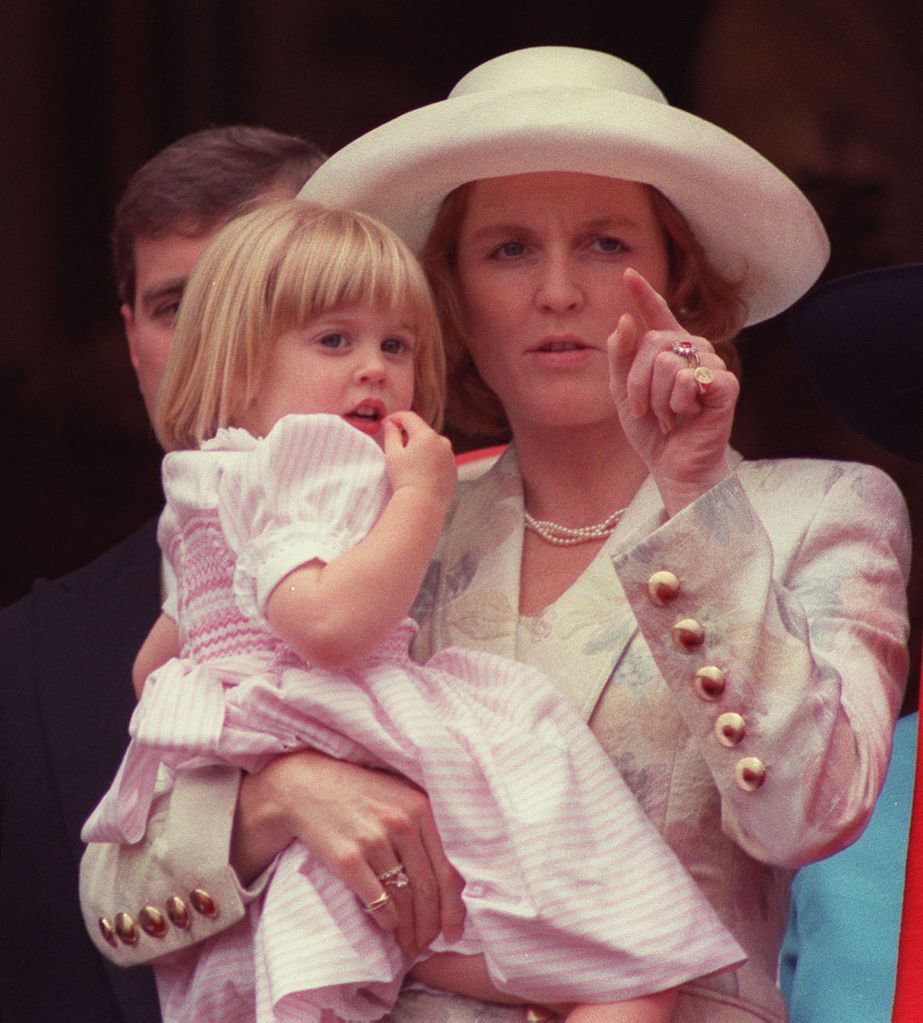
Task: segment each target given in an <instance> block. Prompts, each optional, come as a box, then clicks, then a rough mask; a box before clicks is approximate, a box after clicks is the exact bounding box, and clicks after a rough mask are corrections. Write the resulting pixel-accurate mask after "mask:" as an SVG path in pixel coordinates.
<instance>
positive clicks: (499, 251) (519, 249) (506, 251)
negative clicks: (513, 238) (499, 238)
mask: <svg viewBox="0 0 923 1023" xmlns="http://www.w3.org/2000/svg"><path fill="white" fill-rule="evenodd" d="M525 251H526V247H525V245H523V244H522V242H504V243H503V244H502V245H498V246H497V247H496V248H495V249H494V250H493V251H492V252H491V254H490V255H491V258H492V259H517V258H518V257H519V256H521V255H523V253H524V252H525Z"/></svg>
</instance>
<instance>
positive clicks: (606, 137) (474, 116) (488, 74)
mask: <svg viewBox="0 0 923 1023" xmlns="http://www.w3.org/2000/svg"><path fill="white" fill-rule="evenodd" d="M535 171H576V172H579V173H584V174H598V175H602V176H605V177H612V178H622V179H625V180H628V181H638V182H642V183H646V184H650V185H653V186H654V187H656V188H658V189H659V190H660V191H661V192H662V193H663V194H664V195H665V196H666V197H667V198H668V199H670V201H671V202H672V203H673V204H674V205H675V206H676V207H677V209H679V210H680V212H681V213H682V214H683V215H684V216H685V218H686V220H687V221H688V223H689V225H690V226H691V228H692V230H693V231H694V232H695V235H696V237H697V238H698V240H699V242H700V243H701V244H702V245H703V246H704V248H705V251H706V252H707V254H708V256H709V258H710V260H711V261H712V263H713V265H714V266H715V267H716V268H717V269H718V270H720V271H721V272H722V273H725V274H727V275H729V276H730V277H732V278H738V277H741V276H743V278H744V286H743V292H742V297H743V299H744V301H745V302H746V303H747V308H748V316H747V322H748V323H756V322H758V321H760V320H764V319H767V318H768V317H770V316H773V315H775V314H776V313H780V312H782V310H784V309H786V308H787V307H788V306H789V305H791V304H792V303H793V302H794V301H795V300H796V299H797V298H798V297H799V296H800V295H802V294H803V293H804V292H805V291H807V289H808V288H809V287H810V286H811V285H812V284H813V283H814V281H815V280H816V279H817V277H818V276H819V275H820V272H821V270H822V269H823V267H824V264H825V263H826V261H827V256H828V253H829V244H828V241H827V236H826V233H825V231H824V229H823V226H822V225H821V223H820V220H819V219H818V216H817V214H816V213H815V211H814V208H813V207H812V206H811V204H810V203H809V202H808V200H807V199H806V198H805V197H804V195H803V194H802V193H801V192H800V191H799V189H798V188H797V187H796V186H795V185H794V184H793V183H792V182H791V181H790V180H789V178H787V177H786V176H785V175H784V174H783V173H782V172H781V171H780V170H779V169H778V168H776V167H775V166H773V165H772V164H771V163H770V162H769V161H768V160H766V159H765V158H764V157H762V156H760V154H759V153H757V152H756V151H755V150H753V149H751V148H750V146H748V145H746V144H745V143H744V142H741V141H740V140H739V139H737V138H735V137H734V136H733V135H730V134H729V133H728V132H726V131H724V130H723V129H721V128H718V127H717V126H716V125H713V124H710V123H709V122H708V121H704V120H702V119H701V118H699V117H695V116H694V115H692V114H689V113H687V112H686V111H684V110H680V109H678V108H677V107H673V106H670V105H669V104H668V103H667V101H666V99H665V97H664V95H663V93H662V92H661V91H660V90H659V89H658V88H657V86H656V85H654V83H653V82H652V81H651V80H650V78H648V76H647V75H646V74H644V72H643V71H640V70H639V69H638V68H636V67H634V66H633V65H631V64H629V63H627V62H626V61H624V60H620V59H619V58H618V57H613V56H611V55H610V54H608V53H599V52H596V51H594V50H583V49H577V48H574V47H568V46H536V47H532V48H530V49H525V50H517V51H515V52H513V53H507V54H504V55H503V56H501V57H495V58H494V59H493V60H489V61H487V62H486V63H484V64H481V65H480V66H479V67H476V68H475V69H474V70H473V71H470V72H469V73H468V74H467V75H465V77H464V78H462V80H461V81H460V82H459V83H458V84H457V85H456V86H455V88H454V89H453V90H452V92H451V93H450V94H449V98H448V99H446V100H443V101H440V102H438V103H432V104H430V105H429V106H425V107H420V108H419V109H417V110H411V111H410V112H409V113H407V114H403V115H402V116H400V117H397V118H395V119H394V120H393V121H389V122H387V123H386V124H383V125H382V126H381V127H379V128H376V129H374V130H373V131H370V132H368V133H367V134H365V135H363V136H361V137H360V138H358V139H356V140H355V141H354V142H352V143H350V144H349V145H347V146H345V147H344V148H343V149H341V150H340V151H339V152H338V153H335V154H334V155H333V156H332V157H330V159H329V160H327V162H326V163H324V164H323V165H322V166H321V167H320V169H319V170H317V171H315V173H314V175H313V176H312V177H311V179H310V180H309V181H308V182H307V184H306V185H305V186H304V188H303V189H302V191H301V193H300V194H301V197H302V198H304V199H309V200H312V201H314V202H320V203H324V204H326V205H335V206H350V207H353V208H356V209H360V210H363V211H365V212H368V213H371V214H372V215H373V216H375V217H377V218H378V219H379V220H382V221H383V222H384V223H386V224H387V225H388V226H389V227H391V228H393V229H394V230H395V231H396V232H397V233H398V234H399V235H400V236H401V237H403V238H404V239H405V241H407V242H408V243H409V244H410V245H411V246H412V247H414V248H415V249H416V250H418V251H419V249H420V248H421V247H422V245H423V243H424V241H425V240H426V236H427V233H428V232H429V229H430V227H431V226H432V223H433V220H434V219H435V216H436V213H437V211H438V209H439V206H440V204H441V202H442V200H443V199H444V198H445V197H446V196H447V195H448V194H449V192H451V191H453V190H454V189H455V188H457V187H458V186H459V185H462V184H464V183H465V182H468V181H475V180H478V179H480V178H494V177H502V176H505V175H510V174H525V173H529V172H535Z"/></svg>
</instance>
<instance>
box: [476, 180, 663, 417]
mask: <svg viewBox="0 0 923 1023" xmlns="http://www.w3.org/2000/svg"><path fill="white" fill-rule="evenodd" d="M629 266H630V267H633V268H634V269H635V270H637V271H638V272H639V273H640V274H642V275H643V276H644V277H646V278H647V280H648V281H649V282H650V283H651V284H652V285H653V287H654V288H656V289H657V291H659V292H661V293H663V292H664V291H665V289H666V287H667V281H668V260H667V250H666V242H665V238H664V233H663V229H662V228H661V226H660V224H659V222H658V221H657V219H656V217H655V214H654V211H653V208H652V206H651V202H650V198H649V193H648V191H647V189H646V188H644V187H643V186H641V185H638V184H635V183H634V182H629V181H619V180H616V179H613V178H604V177H597V176H595V175H590V174H574V173H567V172H553V173H540V174H518V175H513V176H510V177H503V178H488V179H485V180H482V181H477V182H475V183H474V184H473V185H472V187H471V190H470V192H469V195H468V200H467V206H466V210H465V213H464V216H463V218H462V223H461V227H460V230H459V238H458V263H457V268H458V285H459V295H460V298H461V303H462V312H463V316H464V323H465V327H466V333H467V336H468V339H469V346H470V349H471V354H472V356H473V358H474V361H475V363H476V365H477V367H478V370H479V372H480V374H481V376H482V377H483V378H484V381H485V382H486V383H487V384H488V385H489V386H490V387H491V388H492V390H493V391H494V392H495V393H496V395H497V396H498V397H499V399H500V401H501V402H502V403H503V406H504V409H505V410H506V414H507V416H508V418H509V420H510V423H511V425H512V427H513V430H514V431H515V430H516V429H517V427H518V426H522V425H525V424H526V423H527V422H530V421H531V422H535V423H537V424H541V425H546V426H554V425H562V426H563V425H578V424H581V423H583V424H588V423H594V422H599V421H601V420H603V419H611V418H612V416H613V415H614V409H613V405H612V400H611V398H610V396H609V377H608V362H607V355H606V339H607V338H608V336H609V335H610V334H611V333H612V331H613V330H615V328H616V325H617V324H618V321H619V317H620V316H621V315H622V314H623V313H625V312H634V311H635V310H634V306H633V304H632V302H631V300H630V299H629V297H628V294H627V291H626V289H625V286H624V284H623V280H622V277H623V273H624V271H625V268H626V267H629Z"/></svg>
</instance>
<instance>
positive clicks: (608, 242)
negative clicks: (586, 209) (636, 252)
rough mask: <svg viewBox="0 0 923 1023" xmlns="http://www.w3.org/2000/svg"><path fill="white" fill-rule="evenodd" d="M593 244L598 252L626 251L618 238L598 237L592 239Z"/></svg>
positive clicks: (609, 236)
mask: <svg viewBox="0 0 923 1023" xmlns="http://www.w3.org/2000/svg"><path fill="white" fill-rule="evenodd" d="M593 244H594V245H595V246H596V247H597V248H598V249H599V251H600V252H607V253H608V252H627V251H628V246H627V245H626V244H625V243H624V242H623V241H622V240H621V239H620V238H613V237H612V235H607V234H604V235H600V236H599V237H598V238H594V239H593Z"/></svg>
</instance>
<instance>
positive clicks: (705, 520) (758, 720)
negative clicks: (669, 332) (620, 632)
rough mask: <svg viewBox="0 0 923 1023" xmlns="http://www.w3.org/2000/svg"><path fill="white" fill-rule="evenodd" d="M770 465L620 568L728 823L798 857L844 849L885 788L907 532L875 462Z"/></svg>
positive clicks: (900, 667) (901, 676)
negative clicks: (763, 472)
mask: <svg viewBox="0 0 923 1023" xmlns="http://www.w3.org/2000/svg"><path fill="white" fill-rule="evenodd" d="M775 465H776V466H778V468H777V469H775V470H770V471H769V472H768V473H767V474H765V475H763V476H759V475H757V478H756V481H755V484H753V481H752V480H751V485H750V494H748V492H747V490H746V489H745V488H744V486H743V485H742V483H741V479H740V477H739V476H738V475H732V476H731V477H729V478H727V479H726V480H724V481H722V483H720V484H719V485H717V486H716V487H714V488H712V489H711V490H710V491H708V492H707V493H706V494H704V495H703V496H702V497H700V498H699V499H698V500H697V501H695V502H693V503H692V504H690V505H689V506H687V507H686V508H684V509H683V510H682V511H681V512H680V513H679V514H677V515H676V516H674V517H673V518H672V519H671V520H669V521H668V522H666V523H665V524H664V525H662V526H661V527H660V528H659V529H657V530H655V531H654V532H653V533H652V534H650V535H648V536H647V537H646V538H645V539H644V540H643V541H642V542H640V543H638V544H636V545H634V546H633V547H630V548H629V549H625V550H623V551H622V552H621V553H619V554H616V555H615V556H614V559H613V561H614V565H615V569H616V572H617V574H618V576H619V579H620V581H621V583H622V586H623V588H624V591H625V593H626V595H627V597H628V599H629V601H630V603H631V605H632V609H633V611H634V613H635V616H636V618H637V621H638V625H639V627H640V630H641V633H642V635H643V638H644V639H645V641H646V642H647V644H648V646H649V648H650V651H651V653H652V655H653V657H654V660H655V661H656V664H657V667H658V669H659V670H660V672H661V674H662V676H663V678H664V680H665V681H666V684H667V685H668V686H669V688H670V691H671V694H672V696H673V699H674V701H675V703H676V706H677V707H678V709H679V711H680V713H681V714H682V716H683V718H684V720H685V723H686V725H687V727H688V729H689V732H690V735H691V741H692V742H694V743H695V744H696V746H697V748H698V750H699V752H700V753H701V755H702V757H703V758H704V760H705V761H706V763H707V764H708V768H709V770H710V772H711V774H712V776H713V778H714V781H715V785H716V786H717V788H718V790H719V792H720V796H721V804H722V826H723V829H724V831H725V833H726V834H728V835H729V836H730V837H731V838H733V839H734V840H735V841H736V842H737V843H738V844H739V845H741V846H742V847H743V848H744V849H745V850H746V851H747V852H748V853H750V854H751V855H752V856H754V857H756V858H757V859H760V860H762V861H764V862H767V863H773V864H777V865H781V866H788V867H797V866H800V865H802V864H804V863H807V862H810V861H813V860H816V859H820V858H821V857H824V856H827V855H830V854H831V853H833V852H836V851H837V850H838V849H841V848H843V847H844V846H846V845H848V844H849V843H850V842H852V841H854V840H855V839H856V838H857V837H858V836H859V835H860V834H861V832H862V830H863V828H864V827H865V825H866V823H867V822H868V819H869V817H870V816H871V813H872V810H873V808H874V804H875V800H876V798H877V796H878V793H879V791H880V789H881V786H882V784H883V782H884V778H885V773H886V770H887V766H888V759H889V755H890V747H891V737H892V733H893V727H894V721H895V718H896V716H897V713H898V710H899V707H900V701H901V696H902V693H903V688H904V685H905V682H906V672H907V648H906V642H907V632H908V629H907V617H906V597H905V588H906V582H907V572H908V568H909V539H908V538H909V535H910V534H909V523H908V521H907V514H906V508H905V506H904V503H903V499H902V497H901V495H900V492H899V491H898V490H897V487H896V486H895V485H894V483H893V482H892V481H891V480H890V479H889V478H888V477H887V476H885V475H884V473H881V472H880V471H878V470H877V469H872V468H869V467H867V466H860V465H848V464H846V463H824V462H816V463H806V462H802V463H797V462H789V463H785V462H782V463H775ZM786 466H788V467H789V468H788V469H786ZM792 467H794V468H792ZM799 467H800V468H799ZM773 471H774V472H776V473H777V475H776V476H773V475H772V472H773ZM786 473H788V477H793V478H786ZM773 487H776V488H777V489H776V490H775V491H773ZM761 488H762V490H763V491H765V492H764V493H762V494H761V493H760V490H761ZM767 493H769V496H767ZM751 495H752V498H751ZM757 507H759V509H760V512H759V513H758V511H757ZM761 515H762V518H761Z"/></svg>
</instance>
